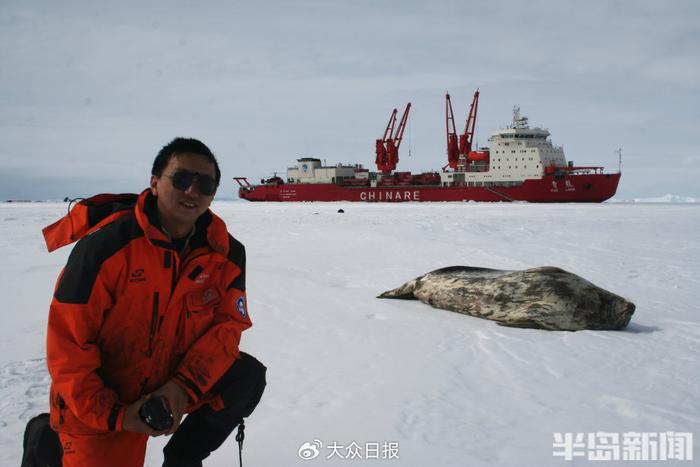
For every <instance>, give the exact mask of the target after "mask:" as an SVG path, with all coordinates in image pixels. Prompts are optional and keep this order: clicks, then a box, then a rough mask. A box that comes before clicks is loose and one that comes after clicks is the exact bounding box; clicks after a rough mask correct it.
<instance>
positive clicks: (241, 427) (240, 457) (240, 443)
mask: <svg viewBox="0 0 700 467" xmlns="http://www.w3.org/2000/svg"><path fill="white" fill-rule="evenodd" d="M244 439H245V424H244V423H243V420H241V423H239V424H238V433H236V441H237V442H238V463H239V464H240V466H241V467H243V440H244Z"/></svg>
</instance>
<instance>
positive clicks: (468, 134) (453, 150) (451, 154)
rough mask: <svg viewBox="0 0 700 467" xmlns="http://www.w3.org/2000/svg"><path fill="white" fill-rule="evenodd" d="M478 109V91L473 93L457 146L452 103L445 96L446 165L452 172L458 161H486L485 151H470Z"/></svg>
mask: <svg viewBox="0 0 700 467" xmlns="http://www.w3.org/2000/svg"><path fill="white" fill-rule="evenodd" d="M478 108H479V90H478V89H477V90H476V92H475V93H474V99H473V100H472V105H471V107H470V108H469V115H468V116H467V124H466V126H465V128H464V133H462V134H461V135H459V145H458V144H457V130H456V128H455V117H454V114H453V113H452V102H451V101H450V95H449V94H447V95H446V96H445V126H446V132H447V165H446V166H445V167H443V170H444V169H445V168H446V167H448V166H449V167H450V168H451V169H453V170H456V169H457V168H458V165H459V164H460V160H461V161H462V164H467V162H468V161H469V160H471V159H473V160H479V161H482V160H486V158H487V157H488V153H487V152H485V151H472V143H473V141H474V130H475V128H476V113H477V110H478Z"/></svg>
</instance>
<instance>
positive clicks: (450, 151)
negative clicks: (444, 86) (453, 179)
mask: <svg viewBox="0 0 700 467" xmlns="http://www.w3.org/2000/svg"><path fill="white" fill-rule="evenodd" d="M445 128H446V132H447V165H446V166H445V167H443V168H442V169H443V170H445V168H446V167H447V166H448V165H449V166H450V168H452V169H456V168H457V161H458V160H459V146H458V145H457V128H456V127H455V115H454V113H452V102H451V101H450V94H449V93H447V94H445Z"/></svg>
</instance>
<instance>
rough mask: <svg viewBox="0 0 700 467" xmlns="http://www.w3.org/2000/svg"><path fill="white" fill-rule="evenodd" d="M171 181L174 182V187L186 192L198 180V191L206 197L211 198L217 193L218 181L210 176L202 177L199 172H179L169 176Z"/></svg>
mask: <svg viewBox="0 0 700 467" xmlns="http://www.w3.org/2000/svg"><path fill="white" fill-rule="evenodd" d="M168 177H170V180H172V181H173V186H174V187H175V188H176V189H178V190H180V191H185V190H187V189H188V188H189V187H191V186H192V184H193V183H194V181H195V179H196V180H197V189H198V190H199V192H200V193H201V194H203V195H204V196H211V195H213V194H214V193H215V192H216V187H217V184H216V180H215V179H214V178H213V177H210V176H209V175H202V174H200V173H197V172H188V171H186V170H178V171H177V172H175V173H174V174H172V175H168Z"/></svg>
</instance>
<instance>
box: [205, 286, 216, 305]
mask: <svg viewBox="0 0 700 467" xmlns="http://www.w3.org/2000/svg"><path fill="white" fill-rule="evenodd" d="M217 298H219V292H217V291H216V289H207V290H205V291H204V292H202V305H206V304H208V303H211V302H213V301H214V300H216V299H217Z"/></svg>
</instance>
